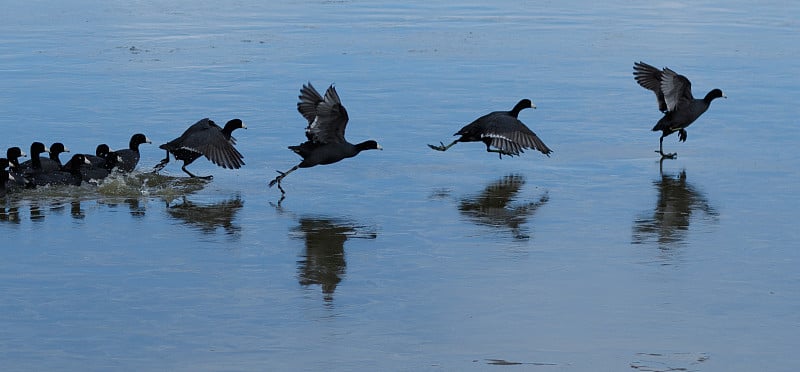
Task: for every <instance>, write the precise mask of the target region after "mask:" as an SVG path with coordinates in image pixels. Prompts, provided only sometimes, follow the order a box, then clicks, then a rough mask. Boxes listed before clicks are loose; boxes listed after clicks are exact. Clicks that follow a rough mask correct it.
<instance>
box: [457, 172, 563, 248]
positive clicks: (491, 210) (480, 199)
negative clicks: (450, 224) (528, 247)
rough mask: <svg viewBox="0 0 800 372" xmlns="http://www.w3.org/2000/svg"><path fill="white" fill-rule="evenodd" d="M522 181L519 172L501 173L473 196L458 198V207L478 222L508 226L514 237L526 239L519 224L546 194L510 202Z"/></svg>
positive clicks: (513, 199)
mask: <svg viewBox="0 0 800 372" xmlns="http://www.w3.org/2000/svg"><path fill="white" fill-rule="evenodd" d="M523 185H525V177H523V176H522V175H519V174H511V175H508V176H505V177H503V178H501V179H499V180H497V181H494V182H492V183H490V184H489V185H488V186H486V188H485V189H484V190H483V192H481V193H480V194H478V195H477V196H474V197H469V198H464V199H462V200H461V202H460V203H459V205H458V210H459V211H460V212H461V214H463V215H465V216H467V217H468V218H469V219H470V220H471V221H473V222H475V223H477V224H479V225H486V226H491V227H496V228H508V229H509V230H510V231H511V233H512V234H513V236H514V239H519V240H524V239H528V238H529V236H528V235H527V234H526V233H525V232H524V229H523V228H522V225H523V224H525V222H527V219H528V217H530V216H531V215H533V214H534V213H535V212H536V210H537V209H539V207H541V206H542V205H544V204H545V203H547V201H548V200H550V197H549V196H548V195H547V193H546V192H545V193H544V194H543V195H542V196H540V197H539V200H538V201H535V202H528V201H526V202H521V203H514V201H515V200H517V199H518V197H517V194H519V191H520V189H522V186H523Z"/></svg>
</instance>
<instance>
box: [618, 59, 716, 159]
mask: <svg viewBox="0 0 800 372" xmlns="http://www.w3.org/2000/svg"><path fill="white" fill-rule="evenodd" d="M633 77H634V79H636V82H637V83H639V85H641V86H642V87H644V88H646V89H649V90H651V91H653V92H654V93H655V94H656V100H657V101H658V109H659V110H661V112H663V113H664V117H662V118H661V120H659V121H658V123H656V125H655V126H654V127H653V131H654V132H657V131H661V132H662V133H661V138H659V139H658V151H656V152H657V153H659V154H661V158H662V159H664V158H668V159H674V158H675V157H676V156H677V155H678V154H677V153H671V154H665V153H664V137H666V136H668V135H670V134H672V133H674V132H678V141H680V142H684V141H686V136H687V133H686V129H685V128H686V127H688V126H689V125H690V124H692V123H693V122H694V121H695V120H697V118H699V117H700V115H702V114H703V113H704V112H706V110H708V107H709V106H710V105H711V101H713V100H714V99H716V98H720V97H723V98H727V97H726V96H725V95H724V94H723V93H722V91H721V90H719V89H712V90H711V91H709V92H708V93H707V94H706V96H705V97H703V99H697V98H694V96H692V83H691V82H690V81H689V79H687V78H686V77H685V76H683V75H678V74H677V73H676V72H675V71H672V70H670V69H669V68H667V67H664V69H662V70H659V69H658V68H656V67H653V66H651V65H648V64H647V63H644V62H635V63H634V64H633Z"/></svg>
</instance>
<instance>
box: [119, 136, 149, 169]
mask: <svg viewBox="0 0 800 372" xmlns="http://www.w3.org/2000/svg"><path fill="white" fill-rule="evenodd" d="M143 143H152V142H151V141H150V139H149V138H147V137H146V136H145V135H144V134H141V133H136V134H134V135H133V136H132V137H131V141H130V143H129V144H128V148H127V149H122V150H118V151H117V155H119V157H120V158H121V159H122V161H120V162H119V165H118V167H117V168H118V169H119V170H121V171H123V172H126V173H127V172H133V170H134V169H136V165H137V164H139V145H141V144H143Z"/></svg>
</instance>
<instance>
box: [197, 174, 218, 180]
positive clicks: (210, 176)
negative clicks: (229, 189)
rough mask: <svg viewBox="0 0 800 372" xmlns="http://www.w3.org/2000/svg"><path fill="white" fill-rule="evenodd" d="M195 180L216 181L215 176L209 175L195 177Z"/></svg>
mask: <svg viewBox="0 0 800 372" xmlns="http://www.w3.org/2000/svg"><path fill="white" fill-rule="evenodd" d="M194 178H199V179H201V180H212V179H214V176H213V175H210V174H209V175H208V176H194Z"/></svg>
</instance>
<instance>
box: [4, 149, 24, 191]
mask: <svg viewBox="0 0 800 372" xmlns="http://www.w3.org/2000/svg"><path fill="white" fill-rule="evenodd" d="M24 156H27V155H26V154H25V153H24V152H22V149H20V148H19V147H9V148H8V150H6V158H7V159H8V173H9V175H10V177H9V179H10V180H11V181H10V182H8V185H9V188H10V189H14V188H19V187H25V177H23V176H22V168H21V167H20V164H19V158H20V157H24Z"/></svg>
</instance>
